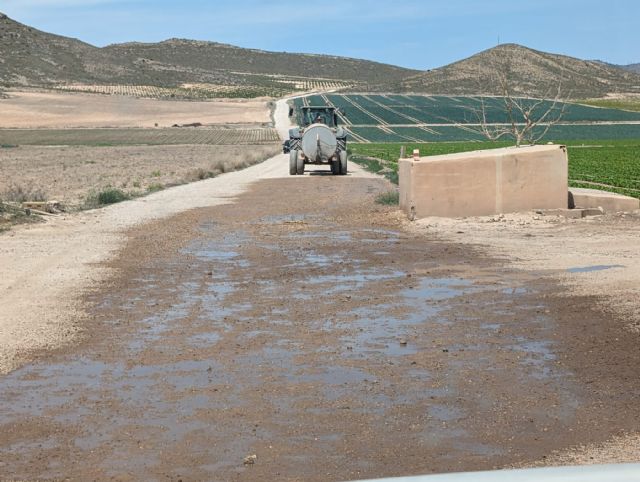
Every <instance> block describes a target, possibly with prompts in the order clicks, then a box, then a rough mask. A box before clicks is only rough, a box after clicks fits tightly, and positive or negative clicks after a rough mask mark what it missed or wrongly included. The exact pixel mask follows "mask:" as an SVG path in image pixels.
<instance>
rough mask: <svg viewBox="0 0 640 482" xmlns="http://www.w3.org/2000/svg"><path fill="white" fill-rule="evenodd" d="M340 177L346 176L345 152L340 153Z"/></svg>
mask: <svg viewBox="0 0 640 482" xmlns="http://www.w3.org/2000/svg"><path fill="white" fill-rule="evenodd" d="M339 162H340V166H339V167H340V175H342V176H345V175H346V174H347V151H340V161H339Z"/></svg>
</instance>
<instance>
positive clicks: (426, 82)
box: [402, 44, 640, 98]
mask: <svg viewBox="0 0 640 482" xmlns="http://www.w3.org/2000/svg"><path fill="white" fill-rule="evenodd" d="M504 65H509V84H510V85H511V86H513V91H514V92H515V93H519V94H530V95H540V96H542V95H545V94H547V93H549V92H554V93H555V91H556V90H557V87H558V85H559V84H560V85H561V89H562V96H564V97H568V98H588V97H602V96H604V95H606V94H608V93H640V75H638V74H635V73H632V72H629V71H625V70H623V69H620V68H616V67H613V66H610V65H607V64H604V63H602V62H597V61H586V60H579V59H576V58H573V57H567V56H564V55H556V54H549V53H545V52H539V51H537V50H533V49H529V48H526V47H523V46H520V45H516V44H505V45H499V46H497V47H494V48H492V49H489V50H485V51H483V52H480V53H479V54H476V55H474V56H472V57H469V58H467V59H464V60H461V61H459V62H455V63H453V64H450V65H447V66H445V67H442V68H439V69H434V70H432V71H429V72H424V73H420V74H417V75H413V76H409V77H408V78H407V79H405V80H404V82H403V83H402V88H403V90H409V91H416V92H428V93H433V94H461V95H462V94H494V95H500V94H501V93H502V92H501V91H500V86H499V84H498V82H496V78H495V71H496V70H503V67H502V66H504Z"/></svg>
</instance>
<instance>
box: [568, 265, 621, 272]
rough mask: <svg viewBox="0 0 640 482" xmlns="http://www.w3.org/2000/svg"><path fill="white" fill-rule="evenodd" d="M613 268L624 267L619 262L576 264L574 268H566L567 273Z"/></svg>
mask: <svg viewBox="0 0 640 482" xmlns="http://www.w3.org/2000/svg"><path fill="white" fill-rule="evenodd" d="M613 268H624V266H623V265H621V264H598V265H594V266H582V267H580V266H578V267H575V268H568V269H567V272H568V273H591V272H593V271H604V270H607V269H613Z"/></svg>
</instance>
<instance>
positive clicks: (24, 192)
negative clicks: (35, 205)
mask: <svg viewBox="0 0 640 482" xmlns="http://www.w3.org/2000/svg"><path fill="white" fill-rule="evenodd" d="M2 198H3V199H4V200H5V201H10V202H16V203H24V202H29V201H31V202H43V201H46V200H47V194H46V193H45V192H44V190H43V189H42V188H40V187H35V186H32V185H27V186H23V185H20V184H12V185H11V186H9V188H8V189H6V190H5V191H4V192H3V193H2Z"/></svg>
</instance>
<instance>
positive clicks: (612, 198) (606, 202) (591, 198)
mask: <svg viewBox="0 0 640 482" xmlns="http://www.w3.org/2000/svg"><path fill="white" fill-rule="evenodd" d="M569 207H570V208H574V207H575V208H585V209H588V208H602V209H603V210H604V211H605V212H607V213H617V212H621V211H635V210H636V209H640V199H636V198H634V197H630V196H623V195H622V194H616V193H614V192H607V191H600V190H597V189H584V188H577V187H572V188H571V189H570V190H569Z"/></svg>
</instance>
